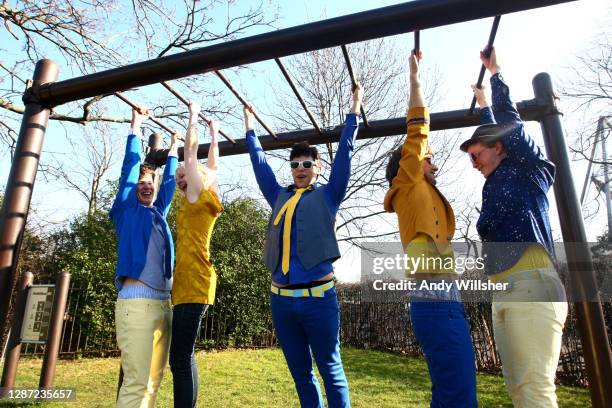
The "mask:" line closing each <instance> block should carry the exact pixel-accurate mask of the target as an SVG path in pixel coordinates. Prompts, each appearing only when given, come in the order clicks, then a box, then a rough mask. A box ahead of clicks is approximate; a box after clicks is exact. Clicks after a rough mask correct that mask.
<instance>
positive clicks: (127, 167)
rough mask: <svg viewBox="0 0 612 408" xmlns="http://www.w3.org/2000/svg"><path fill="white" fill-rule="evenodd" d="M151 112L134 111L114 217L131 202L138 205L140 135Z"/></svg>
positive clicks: (112, 211)
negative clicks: (136, 189)
mask: <svg viewBox="0 0 612 408" xmlns="http://www.w3.org/2000/svg"><path fill="white" fill-rule="evenodd" d="M149 114H150V112H149V110H148V109H147V108H144V107H138V109H133V110H132V124H131V128H130V132H129V135H128V137H127V143H126V146H125V155H124V156H123V164H122V166H121V178H120V179H119V189H118V190H117V196H116V197H115V201H114V203H113V207H112V209H111V215H113V214H114V213H115V212H116V210H117V208H118V207H119V206H121V205H124V204H126V203H127V202H128V201H129V200H131V201H133V202H134V204H135V203H136V193H135V187H136V184H137V183H138V176H139V172H140V164H141V161H142V158H141V152H140V137H139V136H140V135H141V130H140V128H141V127H142V124H143V122H144V121H145V120H146V119H147V118H148V117H149Z"/></svg>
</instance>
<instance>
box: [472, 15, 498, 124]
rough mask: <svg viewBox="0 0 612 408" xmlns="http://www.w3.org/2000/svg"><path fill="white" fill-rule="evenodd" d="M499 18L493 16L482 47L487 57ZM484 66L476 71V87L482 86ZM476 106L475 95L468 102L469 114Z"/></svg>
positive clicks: (489, 53)
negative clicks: (487, 37)
mask: <svg viewBox="0 0 612 408" xmlns="http://www.w3.org/2000/svg"><path fill="white" fill-rule="evenodd" d="M499 20H501V16H495V18H494V19H493V26H492V27H491V32H490V33H489V40H488V41H487V46H486V47H485V49H484V53H485V55H486V56H487V58H488V57H490V56H491V49H492V48H493V43H494V42H495V36H496V35H497V28H498V27H499ZM485 71H486V68H485V66H484V64H482V65H481V66H480V72H479V73H478V80H477V81H476V87H477V88H478V89H480V88H482V80H483V79H484V74H485ZM475 107H476V95H474V96H473V97H472V103H471V104H470V110H469V114H470V115H471V114H472V112H474V108H475Z"/></svg>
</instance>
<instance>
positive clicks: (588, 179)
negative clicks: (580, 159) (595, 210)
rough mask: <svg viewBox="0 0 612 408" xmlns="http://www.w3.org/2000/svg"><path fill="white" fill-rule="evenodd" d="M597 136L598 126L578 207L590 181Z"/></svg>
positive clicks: (582, 200)
mask: <svg viewBox="0 0 612 408" xmlns="http://www.w3.org/2000/svg"><path fill="white" fill-rule="evenodd" d="M600 120H601V118H600ZM599 138H600V134H599V127H598V130H597V131H596V132H595V141H594V142H593V147H592V149H591V158H590V159H589V165H588V167H587V171H586V176H585V177H584V184H583V185H582V192H581V193H580V207H581V208H582V205H583V203H584V198H585V196H586V191H587V187H588V186H589V183H590V182H591V168H592V167H593V160H594V159H595V152H596V151H597V143H599Z"/></svg>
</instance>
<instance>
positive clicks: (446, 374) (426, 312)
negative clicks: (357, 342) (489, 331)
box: [410, 301, 478, 408]
mask: <svg viewBox="0 0 612 408" xmlns="http://www.w3.org/2000/svg"><path fill="white" fill-rule="evenodd" d="M410 319H411V320H412V327H413V328H414V334H415V336H416V338H417V340H418V342H419V344H420V345H421V348H422V349H423V352H424V353H425V359H426V360H427V367H428V368H429V376H430V378H431V404H430V407H431V408H447V407H456V408H472V407H477V406H478V401H477V399H476V361H475V358H474V348H473V346H472V339H471V337H470V325H469V323H468V321H467V318H466V315H465V310H464V308H463V304H462V303H461V302H453V301H441V302H440V301H438V302H436V301H416V302H411V303H410Z"/></svg>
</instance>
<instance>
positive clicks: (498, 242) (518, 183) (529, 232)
mask: <svg viewBox="0 0 612 408" xmlns="http://www.w3.org/2000/svg"><path fill="white" fill-rule="evenodd" d="M480 59H481V61H482V63H483V65H484V66H485V67H486V68H487V69H488V70H489V72H490V73H491V96H492V99H493V104H492V106H489V102H488V100H487V98H486V95H485V93H484V92H483V91H482V89H478V88H477V87H475V86H472V89H473V90H474V94H475V95H476V100H477V101H478V104H479V106H480V108H481V109H480V121H481V123H482V125H481V126H479V127H478V128H477V129H476V130H475V131H474V134H473V135H472V137H471V138H470V139H468V140H466V141H465V142H463V143H462V144H461V146H460V147H461V150H462V151H464V152H466V153H468V154H469V156H470V160H471V161H472V167H474V168H475V169H476V170H478V171H479V172H480V173H481V174H482V175H483V176H484V178H485V183H484V186H483V188H482V208H481V211H480V216H479V217H478V222H477V223H476V229H477V230H478V234H479V235H480V237H481V239H482V242H483V254H484V256H485V267H486V273H487V277H488V278H489V280H491V281H493V282H502V283H505V284H506V287H507V289H506V290H505V291H503V292H494V293H493V303H492V320H493V334H494V337H495V344H496V346H497V351H498V352H499V356H500V357H501V360H502V372H503V375H504V381H505V383H506V388H507V390H508V393H509V394H510V397H511V398H512V402H513V404H514V406H515V407H551V408H553V407H557V396H556V393H555V374H556V372H557V364H558V362H559V354H560V352H561V341H562V340H561V339H562V336H563V327H564V324H565V319H566V317H567V302H566V296H565V290H564V288H563V284H562V283H561V280H560V279H559V276H558V273H557V270H556V268H555V258H554V256H555V254H554V248H553V238H552V232H551V228H550V219H549V215H548V212H549V204H548V197H547V193H548V190H549V189H550V187H551V186H552V184H553V182H554V179H555V165H554V164H553V163H551V162H550V161H549V160H547V159H546V157H545V156H544V153H543V152H542V149H540V147H539V146H538V145H537V144H536V142H535V141H534V140H533V139H532V138H531V137H530V136H529V135H528V133H527V131H526V129H525V123H523V121H522V120H521V118H520V116H519V113H518V111H517V109H516V107H515V106H514V104H513V103H512V99H511V98H510V87H509V86H508V85H507V83H506V82H505V80H504V78H503V77H502V74H501V68H500V65H499V64H498V60H497V56H496V52H495V49H494V48H492V49H491V53H490V55H489V56H487V54H486V53H485V52H484V51H483V52H481V53H480Z"/></svg>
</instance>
